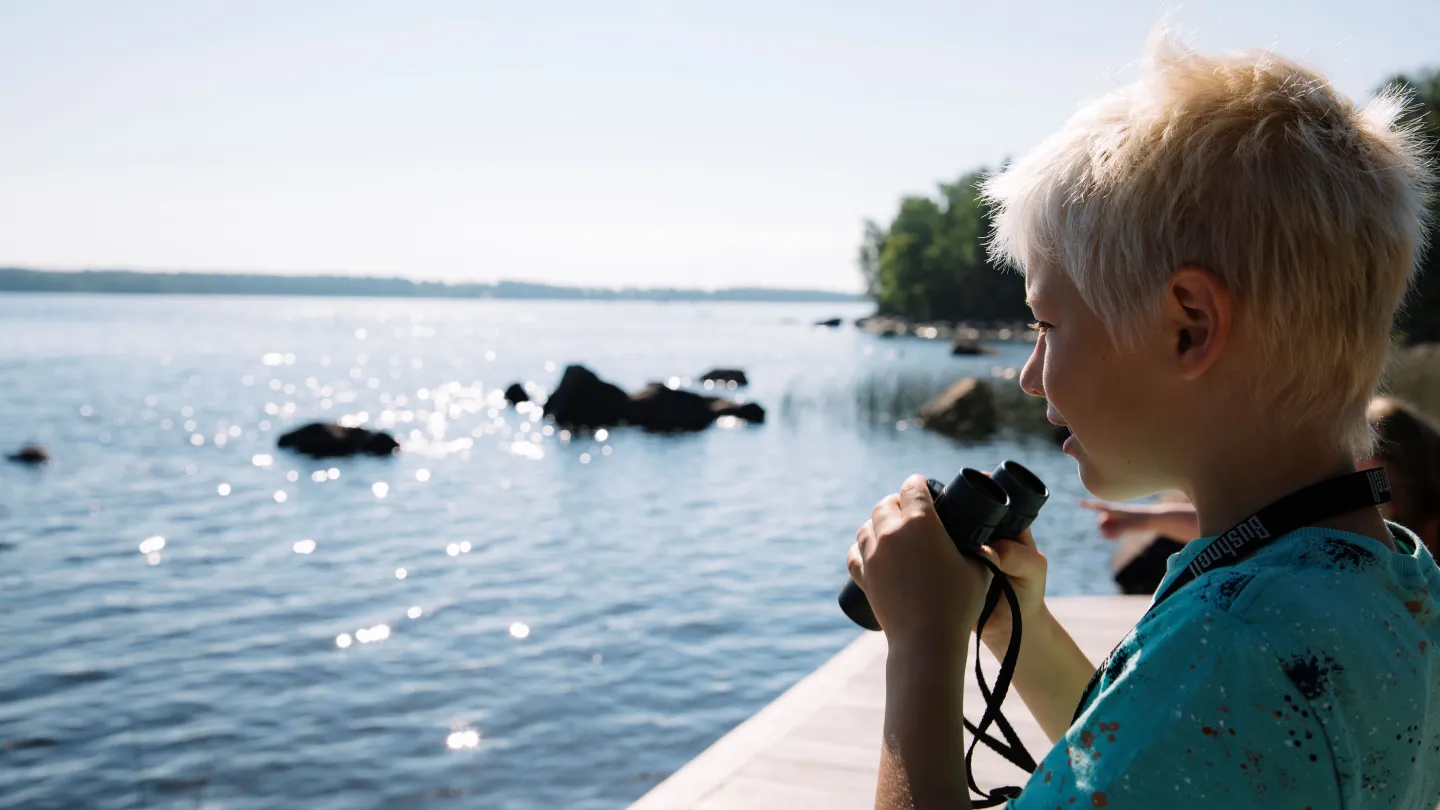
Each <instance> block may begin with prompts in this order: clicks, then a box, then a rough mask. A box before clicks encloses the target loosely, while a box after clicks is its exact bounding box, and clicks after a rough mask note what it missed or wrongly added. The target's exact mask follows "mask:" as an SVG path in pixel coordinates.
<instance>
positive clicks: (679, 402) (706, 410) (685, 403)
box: [629, 383, 719, 433]
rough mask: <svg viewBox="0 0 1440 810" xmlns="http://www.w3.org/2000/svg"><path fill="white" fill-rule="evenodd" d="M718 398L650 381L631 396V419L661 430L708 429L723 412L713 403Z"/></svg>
mask: <svg viewBox="0 0 1440 810" xmlns="http://www.w3.org/2000/svg"><path fill="white" fill-rule="evenodd" d="M715 401H716V400H715V399H714V398H712V397H706V396H701V395H699V394H696V393H692V392H690V391H677V390H675V389H673V388H668V387H666V386H664V385H661V384H660V383H650V384H649V385H647V386H645V388H643V389H642V390H640V391H637V392H636V393H634V394H632V395H631V396H630V414H629V416H630V418H629V422H630V424H632V425H639V426H640V427H642V428H644V429H646V430H653V431H657V432H660V433H675V432H684V431H693V430H704V429H705V428H707V427H710V425H711V424H713V423H714V422H715V418H716V417H717V416H719V414H717V413H716V412H715V409H714V408H712V407H711V403H712V402H715Z"/></svg>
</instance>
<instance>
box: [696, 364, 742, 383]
mask: <svg viewBox="0 0 1440 810" xmlns="http://www.w3.org/2000/svg"><path fill="white" fill-rule="evenodd" d="M700 382H716V383H732V382H733V383H735V384H736V385H749V384H750V380H749V379H748V378H747V377H746V376H745V372H743V371H741V370H740V369H738V368H714V369H711V370H709V371H707V372H705V373H704V374H703V375H701V377H700Z"/></svg>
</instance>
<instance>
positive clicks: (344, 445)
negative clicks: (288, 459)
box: [276, 422, 400, 458]
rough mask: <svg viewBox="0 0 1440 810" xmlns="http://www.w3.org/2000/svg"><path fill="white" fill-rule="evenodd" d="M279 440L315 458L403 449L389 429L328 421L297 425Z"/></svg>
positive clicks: (382, 452)
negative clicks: (353, 425) (368, 428)
mask: <svg viewBox="0 0 1440 810" xmlns="http://www.w3.org/2000/svg"><path fill="white" fill-rule="evenodd" d="M276 444H277V445H278V446H279V447H282V448H285V449H287V450H294V451H295V452H297V453H301V454H303V455H307V456H311V457H313V458H332V457H336V456H357V455H371V456H388V455H390V454H391V453H394V452H395V451H396V450H398V449H400V443H399V442H397V441H395V438H394V437H393V436H391V435H390V434H388V433H384V432H382V431H378V430H366V429H365V428H358V427H345V426H343V425H336V424H332V423H328V422H312V423H310V424H308V425H306V426H304V427H301V428H296V429H295V430H292V431H290V432H289V433H286V434H285V435H283V436H281V437H280V439H279V441H277V442H276Z"/></svg>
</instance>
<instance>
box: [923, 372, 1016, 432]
mask: <svg viewBox="0 0 1440 810" xmlns="http://www.w3.org/2000/svg"><path fill="white" fill-rule="evenodd" d="M916 415H917V416H919V417H920V421H921V422H922V423H923V424H924V425H925V427H926V428H928V429H930V430H933V431H935V432H936V433H943V434H945V435H946V436H953V437H955V438H958V439H984V438H986V437H988V436H990V435H991V434H992V433H994V432H995V423H996V418H995V397H994V394H993V392H992V391H991V389H990V386H989V384H987V383H986V382H985V381H983V380H978V379H976V378H974V377H966V378H964V379H962V380H959V381H957V382H956V383H955V384H954V385H951V386H950V387H949V388H947V389H945V391H944V392H943V393H942V394H940V396H938V397H935V398H934V399H932V400H930V401H929V402H927V403H925V404H924V405H921V406H920V409H919V411H918V412H917V413H916Z"/></svg>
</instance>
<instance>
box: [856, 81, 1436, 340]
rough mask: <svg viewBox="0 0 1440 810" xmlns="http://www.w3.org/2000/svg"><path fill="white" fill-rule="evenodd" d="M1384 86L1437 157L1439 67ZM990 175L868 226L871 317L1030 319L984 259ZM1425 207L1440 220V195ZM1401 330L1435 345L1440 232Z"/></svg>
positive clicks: (946, 187)
mask: <svg viewBox="0 0 1440 810" xmlns="http://www.w3.org/2000/svg"><path fill="white" fill-rule="evenodd" d="M1386 86H1399V87H1402V88H1404V89H1405V90H1407V91H1408V92H1409V93H1410V94H1411V95H1412V97H1413V99H1414V103H1413V104H1412V106H1411V107H1410V109H1409V111H1408V113H1407V115H1406V117H1405V123H1406V125H1410V126H1415V127H1417V128H1418V129H1419V131H1420V132H1421V133H1422V135H1423V137H1424V139H1425V141H1426V144H1427V145H1428V147H1429V154H1430V155H1431V156H1432V159H1435V160H1440V69H1436V70H1429V71H1424V72H1421V73H1417V74H1412V75H1403V74H1402V75H1399V76H1396V77H1395V78H1393V79H1392V80H1390V81H1389V82H1387V83H1386ZM986 174H988V170H987V169H979V170H976V171H972V172H969V173H967V174H965V175H963V176H962V177H960V179H958V180H956V181H955V182H953V183H941V184H939V188H938V194H936V195H935V196H921V195H913V196H907V197H904V198H903V199H901V201H900V209H899V211H897V212H896V214H895V216H894V217H893V218H892V219H891V220H890V224H889V226H888V227H882V226H881V225H880V224H879V223H877V222H875V221H873V220H867V221H866V222H865V233H864V238H863V240H862V242H861V245H860V251H859V265H860V272H861V275H862V276H863V277H864V280H865V289H866V292H867V294H868V295H869V297H870V299H871V300H872V301H874V302H875V305H876V314H878V315H883V316H890V317H895V318H902V319H905V320H910V321H927V322H930V321H967V322H994V321H1013V320H1018V319H1022V318H1025V317H1027V316H1028V314H1029V310H1028V309H1027V308H1026V306H1025V283H1024V279H1023V278H1021V276H1020V275H1019V274H1018V273H1013V272H1010V271H1008V270H1005V269H1003V268H1000V267H998V266H996V265H995V263H994V262H992V261H991V260H990V258H989V256H988V254H987V253H986V241H987V239H988V237H989V234H990V227H991V212H990V210H989V208H988V206H987V205H986V204H985V203H984V202H983V201H982V200H981V199H980V195H979V184H980V182H981V181H982V180H983V179H984V178H985V176H986ZM1430 208H1431V211H1432V213H1433V214H1434V215H1435V216H1436V218H1437V221H1440V195H1436V196H1435V197H1432V199H1431V201H1430ZM1436 230H1437V231H1440V229H1436ZM1397 331H1398V332H1399V333H1400V335H1399V337H1400V338H1402V339H1403V340H1404V341H1406V342H1409V343H1421V342H1430V341H1440V233H1432V238H1431V245H1430V247H1429V249H1428V250H1427V252H1426V254H1425V256H1424V257H1423V258H1422V260H1421V262H1420V274H1419V277H1418V278H1417V279H1416V281H1415V286H1414V289H1413V292H1412V297H1411V299H1410V300H1409V302H1408V303H1407V305H1406V307H1405V309H1404V311H1403V312H1402V313H1401V317H1400V320H1399V322H1398V324H1397Z"/></svg>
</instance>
